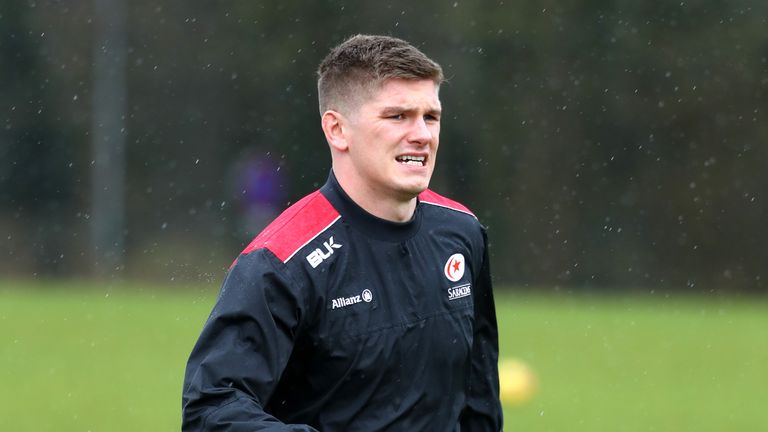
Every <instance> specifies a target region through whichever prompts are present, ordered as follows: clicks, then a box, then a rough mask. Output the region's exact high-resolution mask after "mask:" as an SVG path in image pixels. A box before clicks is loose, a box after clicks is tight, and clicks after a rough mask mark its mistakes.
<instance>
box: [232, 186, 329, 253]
mask: <svg viewBox="0 0 768 432" xmlns="http://www.w3.org/2000/svg"><path fill="white" fill-rule="evenodd" d="M339 217H340V216H339V212H337V211H336V209H335V208H333V206H332V205H331V203H330V202H328V200H327V199H326V198H325V196H323V194H321V193H320V191H315V192H313V193H311V194H309V195H307V196H305V197H304V198H302V199H301V200H299V201H298V202H297V203H296V204H294V205H292V206H290V207H288V208H287V209H286V210H285V211H284V212H283V213H282V214H281V215H280V216H278V217H277V218H276V219H275V220H274V221H272V223H271V224H269V225H268V226H267V227H266V228H264V231H262V232H261V233H260V234H259V235H257V236H256V238H254V239H253V241H252V242H251V243H250V244H249V245H248V246H247V247H246V248H245V249H243V252H241V254H247V253H249V252H252V251H254V250H256V249H261V248H266V249H269V250H270V251H271V252H272V253H273V254H275V256H276V257H277V258H278V259H280V260H281V261H282V262H287V261H288V260H289V259H291V257H292V256H293V254H295V253H296V252H297V251H298V250H299V249H301V248H302V247H303V246H304V245H305V244H307V243H309V242H310V241H311V240H312V239H313V238H315V237H317V236H318V235H319V234H320V233H322V232H323V231H325V229H326V228H328V227H329V226H331V224H333V222H335V221H336V219H338V218H339Z"/></svg>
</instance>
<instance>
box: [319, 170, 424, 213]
mask: <svg viewBox="0 0 768 432" xmlns="http://www.w3.org/2000/svg"><path fill="white" fill-rule="evenodd" d="M334 175H335V176H336V181H338V182H339V186H341V188H342V189H343V190H344V192H345V193H346V194H347V195H349V197H350V198H351V199H352V201H354V202H355V204H357V205H358V206H360V207H361V208H362V209H363V210H365V211H367V212H368V213H370V214H372V215H374V216H376V217H378V218H381V219H384V220H388V221H391V222H408V221H409V220H411V218H412V217H413V213H414V212H415V211H416V197H415V196H412V197H408V196H404V197H402V198H399V197H393V196H392V194H387V193H385V192H384V191H380V190H376V189H374V188H371V187H370V185H368V184H366V183H365V182H362V181H360V180H359V179H357V178H355V177H354V176H346V175H344V174H342V173H339V172H336V171H334Z"/></svg>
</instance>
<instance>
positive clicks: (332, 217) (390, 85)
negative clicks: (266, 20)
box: [183, 35, 502, 432]
mask: <svg viewBox="0 0 768 432" xmlns="http://www.w3.org/2000/svg"><path fill="white" fill-rule="evenodd" d="M318 75H319V80H318V92H319V101H320V112H321V115H322V128H323V132H324V133H325V137H326V139H327V141H328V144H329V146H330V150H331V157H332V171H331V174H330V177H329V179H328V182H327V183H326V184H325V185H324V186H323V187H322V188H321V189H320V190H318V191H315V192H314V193H312V194H310V195H308V196H306V197H305V198H303V199H302V200H300V201H298V202H297V203H296V204H294V205H293V206H291V207H290V208H288V209H287V210H286V211H285V212H284V213H282V214H281V215H280V216H279V217H278V218H277V219H275V221H274V222H272V223H271V224H270V225H269V226H268V227H267V228H266V229H265V230H264V231H263V232H262V233H261V234H259V235H258V236H257V237H256V238H255V239H254V240H253V242H251V244H250V245H249V246H248V247H246V249H245V250H244V251H243V252H242V253H241V255H240V256H239V257H238V259H237V260H236V261H235V263H234V264H233V266H232V268H231V269H230V270H229V273H228V274H227V277H226V279H225V280H224V284H223V286H222V289H221V293H220V295H219V299H218V301H217V303H216V305H215V306H214V308H213V311H212V313H211V316H210V317H209V319H208V322H207V323H206V324H205V327H204V329H203V331H202V334H201V335H200V339H199V340H198V342H197V344H196V345H195V347H194V349H193V351H192V354H191V356H190V358H189V362H188V364H187V371H186V376H185V380H184V395H183V429H185V430H227V431H256V430H259V431H266V430H268V431H316V430H318V431H323V432H327V431H365V432H372V431H459V430H461V431H471V432H475V431H499V430H501V427H502V416H501V406H500V404H499V397H498V393H499V389H498V370H497V359H498V342H497V329H496V317H495V312H494V303H493V295H492V292H491V280H490V270H489V263H488V251H487V244H486V237H485V231H484V229H483V228H482V226H481V225H480V224H479V222H478V221H477V219H476V218H475V217H474V215H473V214H472V213H471V212H470V211H469V210H467V208H466V207H464V206H462V205H461V204H458V203H456V202H454V201H451V200H449V199H447V198H444V197H442V196H440V195H438V194H436V193H434V192H432V191H430V190H428V189H427V186H428V184H429V180H430V177H431V176H432V171H433V169H434V167H435V158H436V155H437V148H438V142H439V133H440V113H441V106H440V100H439V98H438V90H439V86H440V84H441V82H442V80H443V73H442V70H441V68H440V66H439V65H438V64H437V63H435V62H434V61H432V60H430V59H429V58H428V57H426V56H425V55H424V54H423V53H422V52H420V51H419V50H418V49H416V48H414V47H413V46H411V45H409V44H408V43H407V42H405V41H402V40H400V39H395V38H391V37H384V36H362V35H358V36H354V37H352V38H350V39H348V40H347V41H345V42H344V43H342V44H341V45H339V46H338V47H336V48H335V49H333V50H332V51H331V53H330V54H329V55H328V56H327V57H326V58H325V60H324V61H323V62H322V63H321V65H320V67H319V70H318Z"/></svg>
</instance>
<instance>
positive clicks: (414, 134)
mask: <svg viewBox="0 0 768 432" xmlns="http://www.w3.org/2000/svg"><path fill="white" fill-rule="evenodd" d="M432 139H433V134H432V130H431V129H430V128H429V125H427V122H426V121H425V120H424V118H423V117H419V118H417V119H416V120H415V121H414V122H413V125H412V127H411V130H410V131H409V134H408V141H409V142H412V143H414V144H420V145H427V144H429V143H430V142H431V141H432Z"/></svg>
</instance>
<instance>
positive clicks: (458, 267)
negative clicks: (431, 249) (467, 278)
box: [445, 253, 464, 282]
mask: <svg viewBox="0 0 768 432" xmlns="http://www.w3.org/2000/svg"><path fill="white" fill-rule="evenodd" d="M463 276H464V255H462V254H460V253H457V254H453V255H451V257H450V258H448V262H447V263H445V277H447V278H448V280H449V281H451V282H458V281H459V279H461V278H462V277H463Z"/></svg>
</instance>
